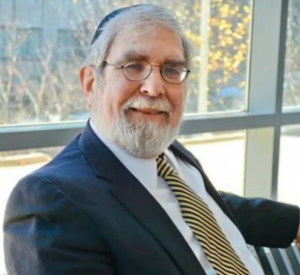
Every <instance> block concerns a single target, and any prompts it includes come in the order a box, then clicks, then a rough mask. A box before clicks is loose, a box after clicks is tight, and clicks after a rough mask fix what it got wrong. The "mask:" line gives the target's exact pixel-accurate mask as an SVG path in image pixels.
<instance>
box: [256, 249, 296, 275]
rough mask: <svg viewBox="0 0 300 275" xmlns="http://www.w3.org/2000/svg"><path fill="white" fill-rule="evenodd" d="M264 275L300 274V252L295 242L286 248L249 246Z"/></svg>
mask: <svg viewBox="0 0 300 275" xmlns="http://www.w3.org/2000/svg"><path fill="white" fill-rule="evenodd" d="M250 250H251V251H252V253H253V255H254V256H255V257H256V258H257V259H258V260H259V262H260V264H261V266H262V269H263V270H264V272H265V274H266V275H300V253H299V251H298V248H297V247H296V244H294V243H293V244H292V245H291V246H290V247H288V248H286V249H281V248H280V249H277V248H266V247H255V248H253V247H252V248H250Z"/></svg>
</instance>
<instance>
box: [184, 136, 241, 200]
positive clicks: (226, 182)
mask: <svg viewBox="0 0 300 275" xmlns="http://www.w3.org/2000/svg"><path fill="white" fill-rule="evenodd" d="M179 140H180V142H182V144H183V145H184V146H185V147H186V148H187V149H188V150H189V151H190V152H192V153H193V155H194V156H195V157H196V158H197V159H198V160H199V162H200V163H201V165H202V167H203V169H204V171H205V172H206V174H207V176H208V178H209V179H210V180H211V182H212V183H213V185H214V187H215V188H216V189H217V190H218V191H226V192H231V193H234V194H237V195H240V196H243V195H244V158H245V132H243V131H235V132H218V133H205V134H201V135H193V136H182V137H181V138H180V139H179Z"/></svg>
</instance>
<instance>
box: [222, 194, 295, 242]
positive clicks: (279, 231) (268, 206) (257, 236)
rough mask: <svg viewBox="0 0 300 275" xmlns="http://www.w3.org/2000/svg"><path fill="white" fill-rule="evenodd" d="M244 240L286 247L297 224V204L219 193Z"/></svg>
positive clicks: (291, 239)
mask: <svg viewBox="0 0 300 275" xmlns="http://www.w3.org/2000/svg"><path fill="white" fill-rule="evenodd" d="M220 194H221V197H222V199H223V200H224V201H225V202H226V204H227V206H228V207H229V208H230V210H231V212H232V213H233V215H234V217H235V219H236V221H237V224H238V226H239V228H240V230H241V232H242V234H243V236H244V238H245V240H246V242H247V243H248V244H251V245H254V246H266V247H288V246H289V245H290V244H291V243H292V241H293V240H294V239H295V237H296V234H297V230H298V226H299V208H298V207H297V206H293V205H288V204H285V203H280V202H275V201H271V200H267V199H259V198H255V199H247V198H242V197H239V196H236V195H233V194H228V193H222V192H221V193H220Z"/></svg>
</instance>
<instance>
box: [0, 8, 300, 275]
mask: <svg viewBox="0 0 300 275" xmlns="http://www.w3.org/2000/svg"><path fill="white" fill-rule="evenodd" d="M189 67H190V65H189V50H188V47H187V42H186V39H185V37H184V34H183V31H182V30H181V28H180V26H179V24H178V22H177V21H176V19H174V17H173V15H171V14H170V13H169V12H168V11H166V10H164V9H163V8H160V7H157V6H154V5H138V6H132V7H128V8H125V9H121V10H117V11H115V12H113V13H112V14H110V15H108V16H107V17H106V18H105V19H103V20H102V21H101V23H100V25H99V27H98V29H97V31H96V34H95V36H94V39H93V41H92V44H91V49H90V53H89V56H88V64H87V65H86V66H85V67H83V68H82V69H81V71H80V81H81V86H82V90H83V92H84V94H85V97H86V99H87V103H88V105H89V107H90V110H91V119H90V121H89V122H88V124H87V126H86V128H85V130H84V132H83V133H82V134H81V135H80V136H79V137H77V138H76V139H75V140H74V141H73V142H72V143H71V144H69V145H68V146H67V147H66V148H65V149H64V151H63V152H62V153H60V154H59V155H58V156H57V157H56V158H55V159H54V160H53V161H51V162H50V163H49V164H48V165H46V166H45V167H43V168H41V169H39V170H38V171H36V172H34V173H33V174H31V175H29V176H27V177H26V178H24V179H23V180H21V182H20V183H19V184H18V185H17V186H16V188H15V189H14V191H13V192H12V194H11V196H10V199H9V202H8V205H7V210H6V218H5V224H4V230H5V256H6V265H7V270H8V274H10V275H14V274H18V275H23V274H24V275H29V274H30V275H44V274H50V275H56V274H57V275H58V274H62V275H68V274H70V275H79V274H80V275H81V274H89V275H93V274H103V275H112V274H114V275H116V274H120V275H125V274H126V275H140V274H143V275H160V274H162V275H177V274H185V275H188V274H189V275H192V274H214V275H215V274H218V275H219V274H255V275H259V274H263V272H262V270H261V268H260V266H259V264H258V263H257V262H256V260H255V259H254V257H253V256H252V255H251V253H250V252H249V250H248V249H247V246H246V242H247V243H249V244H252V245H256V246H270V247H285V246H288V245H289V244H290V243H291V242H292V241H293V240H294V239H295V238H296V237H298V238H299V236H300V234H299V233H298V235H297V230H298V227H299V209H298V207H294V206H289V205H285V204H280V203H275V202H271V201H268V200H261V199H253V200H247V199H244V198H240V197H237V196H234V195H230V194H221V196H220V195H219V194H218V193H217V192H216V190H215V189H214V187H213V186H212V184H211V183H210V181H209V179H208V178H207V176H206V175H205V173H204V172H203V170H202V168H201V166H200V164H199V163H198V162H197V160H196V159H195V158H194V157H193V156H192V154H191V153H189V152H188V151H186V150H185V149H184V148H183V146H182V145H181V144H179V143H178V142H177V141H175V142H173V141H174V139H175V138H176V135H177V132H178V128H179V124H180V120H181V117H182V113H183V105H184V100H185V97H186V82H185V80H186V78H187V76H188V73H189ZM170 144H171V145H170ZM278 225H280V226H278Z"/></svg>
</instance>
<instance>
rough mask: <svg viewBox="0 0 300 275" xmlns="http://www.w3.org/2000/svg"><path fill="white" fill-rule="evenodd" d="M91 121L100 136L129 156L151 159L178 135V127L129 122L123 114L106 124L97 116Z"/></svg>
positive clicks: (150, 122)
mask: <svg viewBox="0 0 300 275" xmlns="http://www.w3.org/2000/svg"><path fill="white" fill-rule="evenodd" d="M92 121H93V123H94V125H95V127H96V129H97V131H99V133H100V134H102V135H103V136H104V137H105V138H107V139H108V140H109V141H111V142H112V143H114V144H115V145H117V146H119V147H120V148H122V149H123V150H125V151H127V152H128V153H129V154H131V155H133V156H135V157H138V158H152V157H157V156H158V155H159V154H161V153H162V152H163V151H164V150H165V149H166V148H167V147H168V146H169V145H170V144H171V143H172V142H173V141H174V139H175V138H176V136H177V135H178V131H179V127H174V128H172V127H171V126H170V125H169V124H166V125H163V126H162V125H159V124H158V123H156V122H153V121H142V120H138V121H135V122H131V121H129V120H128V119H127V118H126V116H125V114H124V113H123V114H122V115H121V117H120V118H119V119H118V120H114V121H113V122H112V123H109V124H107V123H106V121H105V120H104V118H101V117H100V116H99V114H98V116H97V118H96V119H95V117H92Z"/></svg>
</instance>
